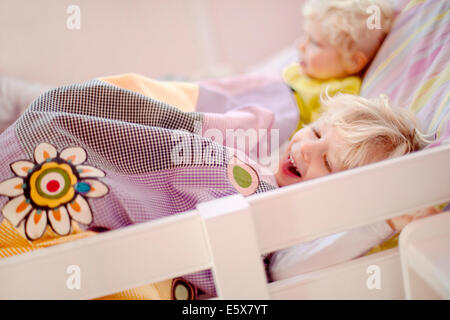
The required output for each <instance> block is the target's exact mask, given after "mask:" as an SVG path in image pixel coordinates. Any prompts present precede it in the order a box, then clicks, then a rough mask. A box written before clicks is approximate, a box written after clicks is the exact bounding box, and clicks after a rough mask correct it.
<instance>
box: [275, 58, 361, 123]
mask: <svg viewBox="0 0 450 320" xmlns="http://www.w3.org/2000/svg"><path fill="white" fill-rule="evenodd" d="M283 80H284V81H285V82H286V83H287V84H288V86H289V87H291V89H292V90H293V91H294V95H295V98H296V100H297V105H298V108H299V111H300V120H299V122H298V125H297V128H296V129H295V131H298V130H300V129H301V128H302V127H303V126H304V125H306V124H308V123H310V122H314V121H316V120H317V119H318V118H319V117H320V114H321V113H322V109H321V106H320V95H321V94H324V93H325V92H328V94H329V95H330V96H333V95H335V94H336V93H338V92H342V93H349V94H359V90H360V87H361V79H360V78H359V77H357V76H350V77H346V78H341V79H329V80H317V79H312V78H310V77H308V76H306V75H304V74H302V73H301V72H300V66H299V64H298V63H295V64H292V65H290V66H288V67H286V68H285V69H284V70H283Z"/></svg>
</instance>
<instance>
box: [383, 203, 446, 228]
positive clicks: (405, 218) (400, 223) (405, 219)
mask: <svg viewBox="0 0 450 320" xmlns="http://www.w3.org/2000/svg"><path fill="white" fill-rule="evenodd" d="M440 212H442V210H439V209H437V208H435V207H429V208H425V209H421V210H418V211H415V212H413V213H409V214H404V215H402V216H398V217H395V218H392V219H388V220H386V222H387V224H388V225H389V226H390V227H391V229H392V230H394V231H401V230H402V229H403V228H404V227H405V226H406V225H407V224H408V223H410V222H412V221H415V220H419V219H422V218H425V217H429V216H432V215H435V214H438V213H440Z"/></svg>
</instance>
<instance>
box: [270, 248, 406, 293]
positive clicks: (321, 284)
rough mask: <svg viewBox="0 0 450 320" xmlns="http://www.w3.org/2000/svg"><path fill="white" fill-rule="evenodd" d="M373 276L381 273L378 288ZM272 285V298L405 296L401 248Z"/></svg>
mask: <svg viewBox="0 0 450 320" xmlns="http://www.w3.org/2000/svg"><path fill="white" fill-rule="evenodd" d="M369 267H371V268H369ZM373 267H375V268H378V269H377V271H376V272H377V274H376V275H375V272H373V271H372V270H373V269H372V268H373ZM372 276H379V278H380V286H379V287H378V286H373V285H372V279H370V277H372ZM368 280H369V282H370V283H371V284H369V285H367V282H368ZM269 288H270V298H271V299H277V300H292V299H305V300H316V299H317V300H322V299H325V300H326V299H344V300H348V299H352V300H359V299H360V300H376V299H387V300H391V299H404V292H403V281H402V273H401V266H400V256H399V252H398V248H395V249H390V250H387V251H382V252H380V253H376V254H373V255H370V256H367V257H362V258H359V259H356V260H352V261H349V262H345V263H342V264H339V265H337V266H333V267H330V268H327V269H324V270H320V271H315V272H311V273H307V274H303V275H299V276H297V277H292V278H289V279H286V280H281V281H277V282H273V283H271V284H269Z"/></svg>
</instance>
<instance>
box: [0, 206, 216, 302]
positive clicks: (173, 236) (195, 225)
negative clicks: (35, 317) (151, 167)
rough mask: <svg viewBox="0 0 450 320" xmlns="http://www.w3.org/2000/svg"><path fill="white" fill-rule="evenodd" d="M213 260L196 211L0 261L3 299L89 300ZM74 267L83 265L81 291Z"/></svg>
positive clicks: (166, 276) (178, 273) (196, 268)
mask: <svg viewBox="0 0 450 320" xmlns="http://www.w3.org/2000/svg"><path fill="white" fill-rule="evenodd" d="M209 262H210V256H209V254H208V251H207V248H206V239H205V234H204V232H203V228H202V222H201V220H200V217H199V216H198V215H197V214H195V212H191V213H186V214H182V215H178V216H173V217H169V218H167V219H161V220H158V221H155V222H153V223H143V224H139V225H134V226H130V227H128V228H124V229H121V230H116V231H111V232H106V233H103V234H99V235H96V236H94V237H90V238H85V239H81V240H77V241H73V242H70V243H65V244H62V245H58V246H54V247H50V248H44V249H41V250H37V251H34V252H31V253H27V254H23V255H19V256H15V257H11V258H5V259H1V260H0V299H90V298H95V297H101V296H105V295H108V294H112V293H115V292H119V291H121V290H124V289H128V288H133V287H137V286H140V285H144V284H149V283H153V282H157V281H161V280H164V279H168V278H173V277H176V276H181V275H185V274H187V273H190V272H194V271H197V270H202V269H207V268H209V267H210V263H209ZM71 265H76V266H79V268H80V280H81V281H80V284H81V287H80V289H76V288H75V289H69V288H68V286H67V284H66V282H67V281H68V279H69V278H70V279H72V278H71V274H68V273H67V269H68V267H69V266H71ZM72 275H74V273H72ZM69 287H72V288H73V286H71V285H69Z"/></svg>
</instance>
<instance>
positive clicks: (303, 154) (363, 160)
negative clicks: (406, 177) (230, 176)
mask: <svg viewBox="0 0 450 320" xmlns="http://www.w3.org/2000/svg"><path fill="white" fill-rule="evenodd" d="M321 104H322V105H323V107H324V109H325V112H324V113H323V115H322V116H321V117H320V118H319V119H318V120H317V121H315V122H314V123H312V124H310V125H308V126H305V127H303V128H302V129H301V130H299V131H298V132H296V133H295V135H294V136H293V137H292V139H291V140H290V142H289V144H288V146H287V148H286V150H284V152H283V154H282V155H281V159H280V162H279V167H278V170H277V172H276V173H275V177H276V179H277V183H278V185H279V186H281V187H282V186H286V185H290V184H294V183H298V182H302V181H306V180H310V179H314V178H318V177H321V176H325V175H328V174H331V173H335V172H339V171H343V170H347V169H351V168H356V167H360V166H363V165H366V164H369V163H373V162H377V161H381V160H384V159H391V158H395V157H399V156H401V155H404V154H407V153H410V152H415V151H418V150H421V149H423V148H424V147H425V146H427V145H428V144H429V143H430V141H429V140H428V139H427V137H426V136H425V135H424V134H423V133H422V132H421V130H420V128H419V124H418V122H417V120H416V118H415V116H414V114H413V113H412V112H410V111H409V110H406V109H402V108H396V107H392V106H390V105H389V101H388V98H387V97H386V96H380V97H379V98H376V99H366V98H363V97H359V96H355V95H351V94H342V93H340V94H337V95H335V96H334V97H329V96H328V95H326V96H324V97H321ZM432 213H436V211H435V210H434V209H432V208H430V209H427V210H425V211H420V212H417V213H414V214H411V215H405V216H402V217H398V218H395V219H390V220H389V221H387V223H388V224H389V226H391V228H392V229H394V230H397V229H401V228H403V226H404V225H405V224H406V223H408V222H409V221H410V220H411V219H414V218H416V217H418V216H420V217H423V216H425V215H428V214H432ZM408 217H409V218H410V219H408Z"/></svg>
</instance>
